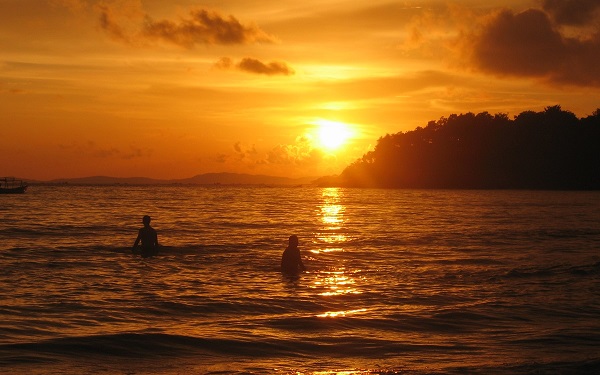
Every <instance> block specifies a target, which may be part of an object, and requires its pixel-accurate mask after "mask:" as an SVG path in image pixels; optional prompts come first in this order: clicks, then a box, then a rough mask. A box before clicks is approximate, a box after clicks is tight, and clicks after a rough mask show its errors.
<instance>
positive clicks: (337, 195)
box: [316, 188, 348, 252]
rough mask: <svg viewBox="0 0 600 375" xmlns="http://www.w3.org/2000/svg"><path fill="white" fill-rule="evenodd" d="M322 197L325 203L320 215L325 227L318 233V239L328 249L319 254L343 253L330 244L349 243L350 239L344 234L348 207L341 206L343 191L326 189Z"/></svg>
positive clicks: (321, 207) (340, 249)
mask: <svg viewBox="0 0 600 375" xmlns="http://www.w3.org/2000/svg"><path fill="white" fill-rule="evenodd" d="M322 197H323V203H322V205H321V206H320V207H319V209H320V210H319V212H318V215H319V217H320V220H321V222H322V223H323V227H322V229H321V231H320V232H319V233H316V237H317V238H318V239H319V241H321V242H323V243H325V244H327V246H328V247H327V248H326V249H319V250H318V252H320V251H323V252H327V251H343V249H342V248H340V247H336V248H331V247H329V245H330V244H340V243H344V242H346V241H348V237H347V236H346V234H345V233H343V232H342V229H343V224H344V213H345V211H346V207H345V206H344V205H343V204H341V198H342V191H341V189H339V188H325V189H323V191H322Z"/></svg>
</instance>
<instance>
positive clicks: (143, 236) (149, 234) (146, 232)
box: [131, 215, 158, 258]
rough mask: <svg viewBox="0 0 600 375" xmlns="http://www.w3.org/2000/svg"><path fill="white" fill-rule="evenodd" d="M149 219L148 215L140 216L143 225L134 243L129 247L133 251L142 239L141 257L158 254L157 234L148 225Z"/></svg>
mask: <svg viewBox="0 0 600 375" xmlns="http://www.w3.org/2000/svg"><path fill="white" fill-rule="evenodd" d="M150 220H151V219H150V216H148V215H145V216H144V217H143V218H142V223H144V226H143V227H142V228H140V231H139V232H138V236H137V238H136V239H135V243H134V244H133V248H132V249H131V250H132V251H134V252H135V249H136V248H137V246H138V244H139V243H140V241H142V257H144V258H147V257H149V256H153V255H156V254H158V235H157V234H156V231H155V230H154V228H152V227H151V226H150Z"/></svg>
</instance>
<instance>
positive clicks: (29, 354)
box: [0, 186, 600, 375]
mask: <svg viewBox="0 0 600 375" xmlns="http://www.w3.org/2000/svg"><path fill="white" fill-rule="evenodd" d="M146 214H147V215H150V216H151V217H152V218H153V220H152V225H153V227H154V228H155V229H156V230H157V231H158V236H159V241H160V242H161V244H162V245H163V247H162V249H161V254H160V255H159V256H156V257H153V258H147V259H143V258H141V257H139V256H136V255H133V254H132V253H131V245H132V244H133V241H134V240H135V237H136V235H137V230H138V229H139V228H140V227H141V225H142V224H141V219H142V216H143V215H146ZM0 220H1V221H0V299H1V301H2V302H1V303H0V373H7V374H8V373H29V374H49V373H56V374H58V373H60V374H81V373H96V374H102V373H106V374H112V373H122V374H166V375H171V374H184V373H185V374H188V373H197V374H230V373H232V374H235V373H239V374H291V373H293V374H336V373H339V374H430V373H452V374H454V373H455V374H461V373H481V374H494V373H497V374H507V373H509V374H511V373H515V374H521V373H523V374H525V373H535V374H546V373H548V374H550V373H551V374H557V373H558V374H563V373H565V374H579V373H584V374H585V373H590V374H593V373H598V372H599V371H600V349H599V348H600V319H598V317H599V316H600V192H563V191H444V190H384V189H340V188H313V187H293V188H292V187H289V188H287V187H235V186H234V187H228V186H211V187H196V186H32V187H31V188H30V189H29V190H28V192H27V193H26V194H24V195H14V196H0ZM291 234H296V235H298V237H299V239H300V248H301V251H302V256H303V261H304V264H305V265H306V266H307V268H308V271H307V272H306V273H304V274H302V275H301V276H299V277H298V278H292V279H291V278H287V277H284V276H282V275H281V273H280V272H279V262H280V257H281V253H282V251H283V249H284V248H285V246H286V245H287V239H288V237H289V235H291Z"/></svg>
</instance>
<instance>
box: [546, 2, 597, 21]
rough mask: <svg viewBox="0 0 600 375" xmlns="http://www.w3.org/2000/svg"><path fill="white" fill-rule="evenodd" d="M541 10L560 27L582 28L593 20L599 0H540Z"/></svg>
mask: <svg viewBox="0 0 600 375" xmlns="http://www.w3.org/2000/svg"><path fill="white" fill-rule="evenodd" d="M542 7H543V9H544V10H545V11H546V12H547V13H548V14H549V15H550V16H551V17H552V19H553V20H554V21H555V22H556V23H558V24H561V25H572V26H583V25H587V24H589V23H590V22H591V21H593V20H594V18H595V16H596V15H597V13H595V12H596V11H597V10H598V9H600V1H599V0H542Z"/></svg>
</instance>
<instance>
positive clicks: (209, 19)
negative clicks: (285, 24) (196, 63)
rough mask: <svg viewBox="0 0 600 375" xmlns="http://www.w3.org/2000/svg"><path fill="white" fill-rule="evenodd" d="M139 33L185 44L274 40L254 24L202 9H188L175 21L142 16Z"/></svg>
mask: <svg viewBox="0 0 600 375" xmlns="http://www.w3.org/2000/svg"><path fill="white" fill-rule="evenodd" d="M142 35H144V36H145V37H148V38H153V39H159V40H163V41H166V42H170V43H173V44H177V45H180V46H183V47H187V48H191V47H194V46H195V45H196V44H224V45H227V44H247V43H254V42H267V43H271V42H273V41H274V38H273V37H272V36H270V35H268V34H267V33H265V32H264V31H262V30H261V29H259V28H258V27H257V26H254V25H242V24H241V23H240V22H239V21H238V20H237V19H236V18H234V17H233V16H229V17H223V16H221V15H220V14H218V13H217V12H210V11H208V10H205V9H199V10H193V11H191V12H190V18H187V19H180V20H179V22H174V21H170V20H162V21H155V20H153V19H152V18H151V17H149V16H146V18H145V22H144V25H143V29H142Z"/></svg>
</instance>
